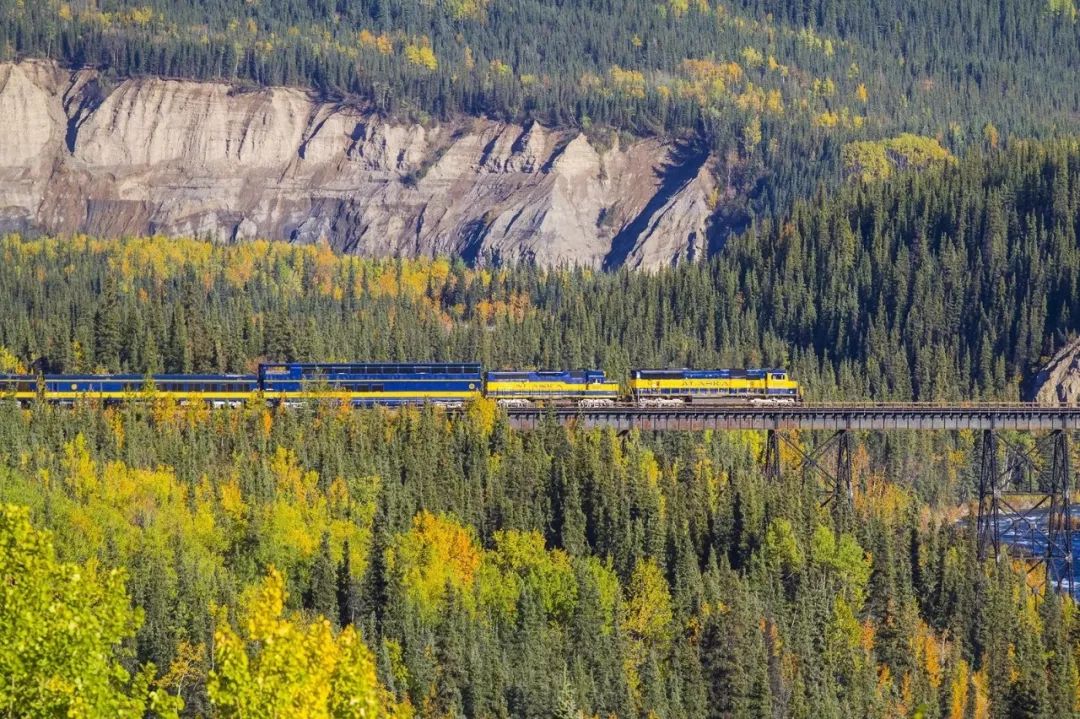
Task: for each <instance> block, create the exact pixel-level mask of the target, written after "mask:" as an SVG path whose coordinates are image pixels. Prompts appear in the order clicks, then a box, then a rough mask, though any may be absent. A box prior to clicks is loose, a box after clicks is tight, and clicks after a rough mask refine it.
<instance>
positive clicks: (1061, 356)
mask: <svg viewBox="0 0 1080 719" xmlns="http://www.w3.org/2000/svg"><path fill="white" fill-rule="evenodd" d="M1028 398H1029V399H1031V400H1033V401H1035V402H1038V403H1039V404H1050V405H1053V404H1080V338H1077V339H1074V340H1073V341H1071V342H1069V343H1068V344H1066V345H1065V346H1064V347H1062V348H1061V349H1060V350H1059V351H1058V353H1057V354H1055V355H1054V357H1053V358H1052V359H1051V360H1050V362H1049V364H1047V365H1046V366H1045V367H1043V368H1042V370H1040V371H1039V374H1038V375H1037V376H1035V378H1034V379H1033V382H1032V391H1031V393H1030V395H1029V397H1028Z"/></svg>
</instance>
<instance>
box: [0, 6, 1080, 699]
mask: <svg viewBox="0 0 1080 719" xmlns="http://www.w3.org/2000/svg"><path fill="white" fill-rule="evenodd" d="M27 59H47V60H49V61H53V62H56V63H59V64H61V65H63V66H65V67H69V68H73V69H79V68H94V69H95V70H97V71H98V73H96V75H95V77H96V79H95V83H96V84H95V85H94V86H93V87H92V88H91V90H89V91H87V92H84V93H83V95H84V96H85V97H86V98H87V101H88V102H91V103H93V102H94V98H95V97H99V100H100V98H104V97H105V96H106V94H107V93H108V91H109V90H110V85H111V84H112V83H118V82H120V81H121V80H123V79H125V78H128V77H138V76H148V75H153V76H163V77H170V78H186V79H202V80H218V81H225V82H228V83H231V84H232V86H233V88H232V91H233V92H236V93H244V92H254V91H258V90H259V88H260V87H264V86H268V85H289V86H297V87H303V88H307V89H309V90H310V91H311V92H312V93H313V94H314V95H316V96H317V97H319V98H320V99H322V100H325V101H328V102H333V103H338V104H341V105H350V106H355V107H358V108H362V109H364V110H365V111H369V112H373V113H375V114H379V115H383V116H392V117H398V118H408V119H410V120H413V121H417V122H420V123H423V124H429V123H436V122H440V121H444V120H447V119H450V118H453V117H456V116H459V115H462V114H470V115H483V116H488V117H492V118H496V119H501V120H507V121H514V122H521V123H524V122H527V121H530V120H535V121H538V122H540V123H542V124H544V125H547V126H551V127H557V128H560V129H566V128H572V129H578V130H581V131H582V132H585V133H587V134H589V135H590V138H591V139H592V140H593V141H594V143H595V144H596V145H597V146H598V147H599V146H602V145H603V144H604V143H605V142H615V141H617V139H618V138H617V134H618V133H629V134H633V135H638V136H660V137H663V138H665V139H667V140H671V141H674V143H675V144H677V145H678V146H680V147H684V148H689V149H690V150H691V151H693V152H695V153H696V152H699V151H700V152H701V154H703V155H704V154H705V153H712V155H713V156H715V157H716V158H720V159H721V160H722V163H721V164H722V165H723V166H724V167H726V168H728V170H729V171H735V172H738V173H741V175H742V177H740V178H738V181H737V182H733V181H732V180H731V178H729V181H728V183H727V185H729V186H732V187H734V186H738V187H739V188H740V189H739V192H745V194H746V197H745V198H738V201H732V198H724V199H725V202H721V203H719V204H718V205H716V207H718V208H719V209H714V212H716V213H717V216H719V215H720V214H721V213H722V212H723V211H724V207H725V205H726V203H727V202H728V201H732V202H731V205H732V206H733V207H734V206H737V205H739V203H740V202H743V201H744V200H745V203H744V204H745V208H742V207H741V206H740V217H742V216H745V218H746V219H745V222H743V221H742V220H740V221H739V222H738V223H733V224H732V227H736V226H737V227H738V232H736V233H734V234H732V235H731V236H730V237H727V238H726V239H725V240H724V241H723V242H717V243H715V246H716V248H717V252H716V253H715V254H714V255H713V256H712V257H709V258H707V259H705V260H703V261H701V262H698V263H696V264H684V265H679V266H676V267H670V268H666V269H662V270H658V271H655V272H652V273H647V274H646V273H634V272H630V271H626V270H623V271H618V272H599V271H593V270H587V269H581V268H539V267H534V266H529V265H518V266H500V265H498V264H488V265H482V264H481V265H476V264H472V265H471V264H469V263H466V262H463V261H461V260H459V259H454V258H419V259H366V258H358V257H348V256H340V255H336V254H335V253H334V252H333V251H331V249H330V248H329V247H328V246H324V245H312V246H293V245H287V244H279V243H270V242H262V241H255V242H247V243H243V244H236V245H216V244H212V243H208V242H204V241H201V240H198V239H193V238H172V237H170V238H166V237H126V238H98V237H85V236H65V237H24V236H19V235H12V234H9V235H5V236H0V308H2V309H3V311H2V312H0V373H19V374H24V373H26V374H42V373H116V372H130V373H136V374H154V373H164V372H170V373H174V372H175V373H234V372H252V371H253V370H254V369H255V368H256V367H257V365H258V364H259V363H260V362H265V361H288V360H311V361H349V360H372V361H410V360H412V361H429V360H430V361H477V362H481V363H483V365H484V366H485V367H486V368H488V369H528V368H584V367H596V368H602V369H604V370H605V371H606V372H607V373H608V374H609V375H610V376H612V377H614V378H615V379H616V380H617V381H619V382H622V383H625V382H626V381H627V380H628V377H629V371H630V369H631V368H634V367H684V366H685V367H698V368H708V367H764V366H782V367H785V368H787V369H788V370H789V371H790V373H791V375H792V376H793V377H794V378H796V379H797V380H798V381H799V382H800V384H801V385H802V387H803V391H804V393H805V396H806V398H807V399H808V400H809V401H831V400H893V401H968V400H1005V401H1013V400H1018V399H1021V398H1022V397H1025V396H1026V394H1027V393H1028V391H1029V389H1030V385H1031V382H1032V379H1033V377H1034V376H1035V374H1036V372H1037V370H1038V368H1040V367H1041V366H1043V365H1044V364H1045V363H1046V361H1047V360H1048V359H1049V358H1050V357H1051V356H1052V355H1053V354H1054V353H1055V352H1056V351H1058V350H1059V349H1060V348H1061V347H1063V346H1064V345H1065V343H1066V342H1067V341H1069V340H1070V339H1073V338H1075V336H1076V335H1077V333H1078V331H1080V240H1078V236H1080V140H1078V139H1077V129H1076V128H1077V125H1076V121H1077V117H1078V114H1077V112H1078V108H1080V82H1077V72H1076V69H1077V67H1078V66H1080V13H1078V9H1077V3H1076V1H1075V0H1032V1H1031V2H1019V1H1014V0H949V1H948V2H942V1H940V0H862V1H858V2H856V1H853V0H801V1H798V2H791V1H789V0H731V1H730V2H717V0H657V1H655V2H642V1H641V0H557V1H555V2H551V1H549V0H354V1H349V2H346V1H345V0H211V1H203V0H138V1H136V0H40V1H35V0H0V62H9V61H23V60H27ZM65 110H66V111H68V112H70V113H71V118H77V117H78V114H79V113H78V111H81V108H70V109H69V108H65ZM74 121H76V120H75V119H72V122H74ZM0 131H5V128H3V127H2V123H0ZM712 199H713V200H716V199H717V198H712ZM75 200H76V201H78V198H75ZM710 206H712V205H710ZM743 209H745V212H742V210H743ZM744 225H745V227H744ZM822 439H823V437H820V436H817V435H815V433H812V432H806V433H804V434H803V435H799V436H793V437H792V442H793V444H794V445H796V446H798V447H800V448H802V449H803V450H806V451H808V450H809V449H810V448H811V447H812V446H814V444H815V443H816V442H818V441H820V440H822ZM853 441H854V447H853V461H852V467H853V486H854V493H853V497H852V500H851V502H850V504H849V503H846V502H826V501H824V495H823V492H822V489H823V488H822V486H821V483H820V479H821V478H820V477H819V476H817V475H815V474H813V473H810V472H803V471H800V470H796V469H793V468H794V467H796V465H797V459H798V457H797V456H796V455H797V450H796V449H794V447H792V446H785V447H783V448H782V453H781V459H782V460H783V461H782V465H783V466H784V467H785V468H787V469H786V470H785V471H783V472H781V473H780V476H779V479H768V478H767V477H766V474H765V472H764V469H763V465H762V457H763V454H764V451H765V437H764V433H757V432H701V433H667V434H660V433H657V434H649V433H636V432H634V433H629V434H625V435H617V434H615V433H614V432H606V431H585V430H582V429H572V428H563V427H559V426H558V425H556V424H555V423H553V422H548V423H545V424H544V425H543V426H542V427H541V428H540V429H537V430H534V431H528V432H521V431H515V430H512V429H511V428H510V427H509V425H508V421H507V417H506V416H505V414H504V413H503V412H502V411H501V410H500V409H499V408H498V407H497V406H495V405H494V404H492V403H490V402H488V401H485V400H480V401H477V402H475V403H472V404H470V405H469V406H468V407H466V408H465V409H464V410H462V411H460V412H446V411H444V410H442V409H438V408H431V407H425V408H407V409H398V410H388V409H365V410H345V409H342V408H341V407H338V406H334V405H332V404H331V403H320V402H312V403H310V404H308V405H306V406H303V407H292V408H287V407H284V406H282V407H268V406H264V405H263V404H261V403H258V402H256V401H252V402H251V403H249V404H248V405H247V406H245V407H242V408H231V409H210V408H207V407H203V406H194V405H192V406H180V405H178V404H176V403H174V402H172V401H170V400H167V399H164V398H161V397H155V396H153V394H152V393H151V394H148V395H147V396H146V397H143V398H141V399H140V400H139V401H136V402H130V403H120V404H117V405H110V406H105V405H101V404H96V403H94V402H83V403H77V404H76V405H75V406H72V407H65V406H54V405H49V404H47V403H45V402H31V403H29V404H28V405H27V406H20V405H19V404H17V403H16V402H15V401H14V400H13V399H12V398H10V397H2V396H0V716H4V717H42V718H44V717H57V716H68V717H79V718H87V719H96V718H98V717H132V718H140V719H141V718H143V717H161V718H169V717H223V718H234V717H235V718H237V719H239V718H243V719H250V718H258V719H262V718H266V719H271V718H274V719H277V718H279V717H290V718H291V717H305V718H306V717H327V718H329V717H334V718H338V717H342V718H344V717H350V718H352V717H356V718H361V717H362V718H365V719H370V718H372V717H394V718H400V719H407V718H411V717H416V718H417V719H436V718H439V719H441V718H443V717H447V718H449V717H455V718H456V717H467V718H469V719H488V718H501V717H514V718H515V719H516V718H519V717H520V718H527V719H593V718H595V719H608V718H610V717H619V718H622V719H627V718H632V717H633V718H641V719H681V718H683V717H689V718H698V717H702V718H708V719H714V718H715V719H720V718H724V719H727V718H729V717H748V718H757V717H775V718H777V719H780V718H786V717H798V718H806V719H811V718H813V719H817V718H818V717H838V718H839V717H858V718H861V717H898V718H899V717H924V718H927V719H932V718H941V719H946V718H947V719H982V718H984V717H987V718H989V717H992V718H994V719H998V718H1002V719H1004V718H1006V717H1008V718H1012V717H1042V718H1045V719H1050V718H1051V717H1070V716H1077V715H1080V616H1078V612H1077V604H1076V602H1075V601H1074V599H1073V598H1072V597H1069V596H1067V595H1064V594H1059V593H1055V592H1054V591H1047V589H1046V586H1047V584H1046V583H1045V582H1044V580H1045V579H1046V576H1045V574H1046V568H1045V566H1044V565H1036V564H1032V563H1029V562H1027V561H1024V560H1021V559H1019V558H1017V557H1015V556H1009V554H1008V552H1006V554H1005V555H1004V556H1002V557H1001V558H1000V559H997V558H993V557H991V558H989V559H986V560H981V559H980V558H979V554H978V553H977V550H976V538H975V529H974V527H973V521H972V513H973V511H974V503H973V500H974V498H975V497H976V496H977V495H976V493H977V481H978V480H977V468H978V463H979V457H980V452H981V451H982V449H983V447H982V445H981V441H982V440H981V439H980V437H978V436H976V435H975V434H973V433H964V432H941V433H925V434H924V433H914V432H893V433H861V434H856V435H855V438H854V440H853ZM1008 441H1009V442H1011V443H1012V444H1014V445H1016V446H1027V447H1031V446H1032V442H1033V440H1032V437H1030V436H1027V435H1022V434H1017V435H1015V436H1012V435H1009V436H1008ZM1076 445H1077V443H1076V442H1074V443H1073V456H1072V462H1073V467H1074V468H1075V467H1080V452H1077V446H1076ZM1030 479H1031V481H1032V482H1033V483H1034V484H1036V485H1037V484H1038V483H1039V482H1041V481H1044V479H1045V478H1042V477H1032V478H1030Z"/></svg>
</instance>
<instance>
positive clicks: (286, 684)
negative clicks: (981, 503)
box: [207, 568, 412, 719]
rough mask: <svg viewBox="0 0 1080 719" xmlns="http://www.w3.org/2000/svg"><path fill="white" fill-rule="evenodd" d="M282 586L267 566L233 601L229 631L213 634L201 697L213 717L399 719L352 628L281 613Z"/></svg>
mask: <svg viewBox="0 0 1080 719" xmlns="http://www.w3.org/2000/svg"><path fill="white" fill-rule="evenodd" d="M285 599H286V591H285V580H284V578H283V577H282V575H281V573H280V572H279V571H277V570H276V569H273V568H271V569H270V571H269V573H268V575H267V577H266V578H265V579H264V580H263V581H262V582H261V583H260V584H258V585H256V586H254V587H251V588H249V589H248V590H247V591H246V592H245V593H244V596H243V597H242V598H241V600H240V602H239V604H238V606H239V607H240V611H239V616H238V617H237V621H236V627H235V628H234V626H233V625H232V624H230V623H229V621H228V620H227V618H226V617H222V618H221V619H219V621H218V626H217V629H216V630H215V632H214V668H213V669H212V670H211V671H210V673H209V679H208V682H207V696H208V697H209V699H210V704H211V706H212V707H213V709H214V715H215V716H219V717H236V718H240V717H243V718H244V719H263V718H265V719H270V718H271V717H273V718H274V719H278V718H282V719H284V718H287V717H295V718H296V719H300V718H304V719H380V718H383V717H385V718H387V719H407V718H408V717H411V716H412V710H411V707H410V706H409V705H408V704H407V703H406V704H398V703H397V702H396V701H395V700H394V699H393V697H392V696H391V695H390V693H389V692H388V691H387V690H386V689H385V688H384V687H383V686H382V685H381V684H380V683H379V681H378V678H377V677H376V675H375V659H374V656H373V655H372V653H371V651H370V650H369V649H368V648H367V647H366V646H365V645H364V643H363V642H362V641H361V640H360V637H359V636H358V635H357V633H356V631H355V630H354V629H353V628H352V627H347V628H346V629H345V630H343V631H342V632H341V633H340V634H337V635H335V634H334V632H333V630H332V628H331V626H330V623H329V622H328V621H327V620H326V619H324V618H319V619H317V620H314V621H310V622H309V621H305V620H303V619H301V618H299V617H288V616H286V615H285V611H284V608H285Z"/></svg>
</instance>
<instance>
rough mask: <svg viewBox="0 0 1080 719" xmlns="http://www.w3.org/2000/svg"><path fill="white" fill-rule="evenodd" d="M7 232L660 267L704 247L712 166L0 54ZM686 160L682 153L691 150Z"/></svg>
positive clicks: (621, 147)
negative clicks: (111, 82)
mask: <svg viewBox="0 0 1080 719" xmlns="http://www.w3.org/2000/svg"><path fill="white" fill-rule="evenodd" d="M0 116H2V117H3V118H4V122H3V132H0V230H5V229H6V230H12V229H16V230H22V231H41V232H50V233H64V232H76V231H77V232H86V233H90V234H95V235H105V236H116V235H123V234H147V233H163V234H171V235H198V236H204V237H210V238H214V239H217V240H221V241H234V240H243V239H248V238H253V237H265V238H271V239H286V240H290V241H294V242H316V241H320V240H325V241H328V242H329V243H331V244H332V245H333V246H334V247H336V248H338V249H341V250H344V251H347V252H355V253H363V254H369V255H383V256H385V255H436V254H457V255H462V256H464V257H466V258H470V259H477V260H483V259H486V258H501V259H506V260H515V259H533V260H536V261H537V262H540V263H542V264H547V265H552V264H578V265H586V266H594V267H599V266H605V265H606V266H615V265H619V264H623V263H627V264H629V265H631V266H633V267H639V268H655V267H660V266H664V265H668V264H671V263H675V262H681V261H687V260H695V259H698V258H701V257H703V256H704V255H705V254H706V253H707V252H708V249H709V242H708V239H707V237H708V236H709V234H710V232H711V231H712V228H710V218H711V217H712V216H713V211H712V208H711V206H710V200H712V201H713V202H715V199H714V198H715V192H714V190H715V180H714V174H715V168H714V167H713V163H712V160H711V159H710V158H709V157H707V156H699V155H695V154H694V153H686V152H685V151H684V150H685V148H679V147H675V146H673V145H671V144H666V143H664V142H661V141H659V140H655V139H644V140H638V141H634V142H632V143H630V144H628V145H626V144H619V143H616V144H615V145H614V146H613V147H610V148H604V149H601V148H598V147H595V146H593V145H592V144H590V142H589V140H588V139H587V138H586V137H585V136H584V135H581V134H579V133H576V132H571V131H560V130H552V129H549V128H546V127H542V126H541V125H539V124H537V123H531V124H529V125H527V126H525V127H522V126H518V125H514V124H507V123H501V122H496V121H493V120H486V119H469V118H466V119H462V120H459V121H455V122H450V123H444V124H436V125H431V126H426V125H425V126H421V125H416V124H403V123H397V122H393V121H389V120H386V119H384V118H381V117H379V116H377V115H374V114H371V113H367V112H363V111H361V110H358V109H356V108H355V107H351V106H347V105H341V104H328V103H323V102H318V101H316V100H315V99H313V98H312V97H311V96H310V95H309V94H307V93H305V92H303V91H301V90H297V89H289V88H270V89H263V90H257V91H239V90H237V89H236V88H232V87H230V86H228V85H225V84H216V83H196V82H186V81H175V80H163V79H154V78H148V79H136V80H128V81H125V82H122V83H120V84H118V85H116V86H115V87H106V86H105V85H104V80H103V79H102V78H100V77H98V76H97V75H96V74H95V73H94V72H92V71H78V72H75V73H71V72H68V71H64V70H61V69H60V68H58V67H56V66H54V65H51V64H47V63H41V62H24V63H20V64H8V65H0ZM687 156H689V158H690V159H686V158H687Z"/></svg>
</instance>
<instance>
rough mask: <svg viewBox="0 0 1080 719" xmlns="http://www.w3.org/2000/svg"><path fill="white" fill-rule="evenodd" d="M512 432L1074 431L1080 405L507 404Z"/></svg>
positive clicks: (1079, 421)
mask: <svg viewBox="0 0 1080 719" xmlns="http://www.w3.org/2000/svg"><path fill="white" fill-rule="evenodd" d="M507 415H508V417H509V420H510V425H511V426H512V427H514V428H515V429H535V428H536V427H539V426H542V425H543V424H544V423H545V422H547V421H549V420H552V419H553V420H554V421H556V422H558V423H559V424H564V425H574V426H578V427H581V428H584V429H602V428H608V427H610V428H612V429H615V430H616V431H619V432H625V431H630V430H635V429H636V430H640V431H643V432H665V431H675V430H686V431H701V430H709V429H713V430H740V429H747V430H799V429H802V430H832V431H846V430H871V431H874V430H877V431H881V430H900V429H912V430H937V431H941V430H1018V431H1052V430H1063V431H1064V430H1080V405H1068V406H1066V405H1062V406H1045V405H1037V404H1027V403H963V404H944V403H941V404H939V403H884V404H873V403H830V404H800V405H764V404H763V405H686V406H683V407H638V406H614V407H588V408H578V407H556V408H550V409H548V408H509V409H507Z"/></svg>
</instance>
